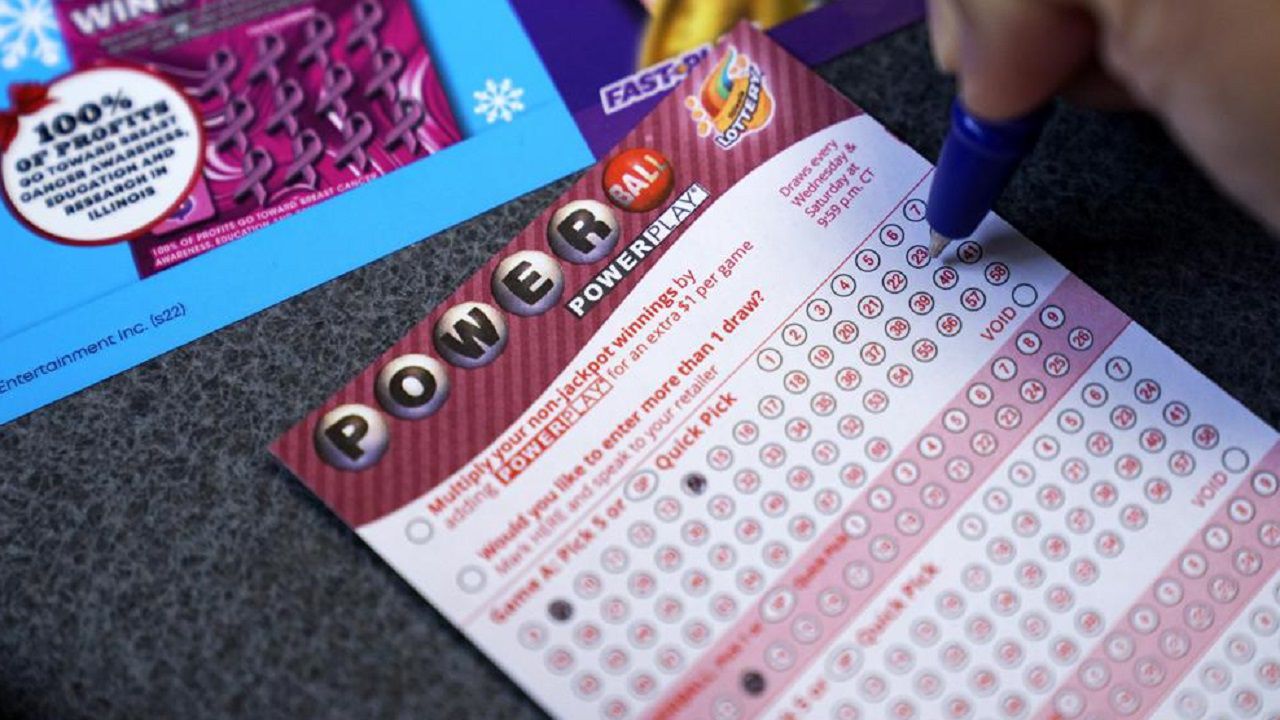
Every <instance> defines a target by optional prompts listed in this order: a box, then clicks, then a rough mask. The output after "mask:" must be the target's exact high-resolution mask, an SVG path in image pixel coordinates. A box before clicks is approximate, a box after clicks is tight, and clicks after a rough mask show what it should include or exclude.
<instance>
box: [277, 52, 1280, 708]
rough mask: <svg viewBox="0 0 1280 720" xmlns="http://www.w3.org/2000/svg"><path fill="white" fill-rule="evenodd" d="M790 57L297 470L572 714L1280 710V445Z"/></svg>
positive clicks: (662, 134) (522, 263)
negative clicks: (939, 225)
mask: <svg viewBox="0 0 1280 720" xmlns="http://www.w3.org/2000/svg"><path fill="white" fill-rule="evenodd" d="M931 172H932V169H931V167H930V165H929V164H928V163H927V162H926V161H925V160H924V159H923V158H921V157H920V156H919V155H917V154H916V153H915V152H914V151H912V150H911V149H910V148H908V147H906V146H905V145H903V144H902V143H901V142H899V141H898V140H897V139H895V138H894V137H893V136H891V135H890V134H889V133H888V132H887V131H886V130H885V129H884V128H883V127H881V126H880V125H879V124H878V123H877V122H876V121H875V120H874V119H873V118H871V117H869V116H867V115H865V114H864V113H862V112H861V111H860V110H859V109H858V108H856V107H855V106H853V105H852V104H851V103H849V102H848V101H847V100H846V99H845V98H843V97H841V96H840V95H838V94H837V93H836V92H835V91H833V90H832V89H831V88H830V87H828V86H826V85H825V84H824V83H823V82H822V81H821V80H820V79H818V78H817V77H816V76H814V75H813V74H812V73H810V72H809V71H808V70H806V69H805V68H804V67H803V66H801V65H800V64H799V63H797V62H796V61H795V60H793V59H792V58H790V57H789V56H787V55H786V54H785V53H784V52H783V51H781V50H780V49H779V48H778V47H777V46H776V45H774V44H772V43H771V42H770V41H769V40H768V39H767V38H765V37H764V36H763V35H761V34H759V33H757V32H756V31H754V30H752V29H750V28H749V27H741V28H739V29H738V30H735V31H734V32H733V33H732V34H731V35H730V36H728V38H727V39H725V40H724V41H723V42H722V43H721V44H720V45H719V46H718V47H717V48H716V49H715V51H714V56H713V58H712V61H709V62H707V63H705V65H704V66H700V67H699V68H698V69H697V70H696V71H694V72H693V73H692V74H691V75H690V77H689V78H687V79H686V80H685V81H684V84H683V85H681V86H680V87H679V88H677V89H676V90H675V91H674V92H673V94H672V95H671V96H669V97H668V98H666V99H665V100H664V101H663V102H662V104H661V105H659V106H658V108H657V109H656V110H655V111H654V112H653V113H652V114H651V115H650V116H649V117H648V118H647V119H646V120H644V122H642V123H641V124H640V126H639V127H638V128H636V129H635V130H634V131H633V132H632V133H631V134H630V135H629V136H627V137H626V138H625V140H624V141H623V142H622V144H621V145H620V146H619V147H618V149H617V150H616V151H615V153H613V154H612V155H611V156H610V157H609V158H608V159H607V160H606V161H605V162H602V163H601V164H600V165H599V166H597V167H596V168H594V169H592V170H590V171H588V172H587V173H586V175H585V176H584V177H583V178H582V179H581V180H580V181H579V182H577V183H576V184H575V185H574V186H573V187H572V188H571V189H570V190H569V191H568V193H566V195H565V196H564V197H563V198H561V199H560V200H559V201H557V202H556V203H555V204H553V205H552V206H551V207H550V208H548V209H547V210H546V212H545V213H544V214H543V215H542V216H540V217H539V218H538V219H537V220H535V221H534V222H533V223H532V224H531V225H530V226H529V227H528V228H527V229H525V230H524V231H523V232H522V233H521V234H520V235H519V236H517V237H516V238H515V239H514V240H513V241H512V242H511V244H510V245H509V246H508V247H507V248H506V249H505V250H503V251H502V252H501V253H499V254H498V255H497V256H496V257H494V258H493V259H492V260H491V261H490V262H489V263H488V264H487V265H486V266H485V267H483V268H482V269H481V270H480V271H479V272H478V273H477V274H476V275H474V276H472V277H471V278H470V279H469V280H468V281H466V282H465V283H464V284H463V285H462V287H461V288H460V289H459V290H458V291H457V293H456V294H455V295H454V296H453V297H452V298H450V299H449V300H448V301H447V302H446V303H445V304H444V305H443V306H441V307H440V308H439V309H437V310H436V311H434V312H432V313H431V314H430V315H429V316H428V317H427V318H425V319H424V320H423V321H422V322H421V323H420V324H419V325H418V326H416V327H415V328H413V329H412V330H411V331H410V332H409V334H408V335H406V336H405V337H404V338H403V339H402V340H400V341H399V342H398V343H396V345H395V346H393V347H392V348H391V349H389V350H388V351H387V352H386V353H385V354H384V355H383V356H382V357H381V358H380V359H378V361H377V362H375V363H374V364H373V365H371V366H370V367H369V368H367V369H366V370H365V371H364V372H362V373H361V374H360V375H359V376H358V377H357V378H355V379H354V380H353V381H352V382H351V383H350V384H349V385H347V386H346V387H345V388H343V389H342V390H341V391H339V392H338V393H337V394H335V395H334V396H333V397H332V398H331V399H330V400H329V401H328V402H327V403H325V404H324V405H323V406H322V407H320V408H319V409H317V410H316V411H315V412H314V413H312V414H311V415H310V416H309V417H307V418H306V419H305V420H304V421H303V422H301V423H300V424H298V425H297V426H296V427H294V428H293V429H292V430H290V431H289V432H288V433H286V434H285V435H284V436H282V437H281V438H280V439H279V440H277V442H276V443H275V444H274V445H273V448H272V449H273V451H274V452H275V454H276V455H277V456H278V457H279V458H280V459H281V460H282V461H283V462H284V463H285V464H286V465H288V466H289V467H290V468H291V469H292V470H293V472H294V473H296V474H297V476H298V477H299V478H300V479H301V480H302V481H303V482H304V483H306V484H307V485H308V486H309V487H310V488H311V489H312V490H313V491H314V492H315V493H316V494H317V495H318V496H319V497H320V498H322V499H323V500H324V501H325V502H326V503H327V504H328V505H329V506H330V507H332V508H333V509H334V511H335V512H337V513H338V514H339V515H340V516H341V517H342V518H344V519H345V520H346V521H347V522H348V523H350V524H351V526H352V527H354V528H355V529H356V531H357V532H358V533H359V534H360V536H361V537H362V538H363V539H364V540H365V541H366V542H368V543H369V544H370V545H371V546H372V547H373V548H374V549H376V550H377V551H378V552H379V553H380V554H381V555H382V556H383V557H384V558H385V559H386V560H387V562H389V563H390V564H391V565H392V566H393V567H395V569H396V570H397V571H398V572H399V573H400V574H401V575H403V576H404V577H405V578H406V579H407V580H408V581H409V582H410V583H411V584H412V585H413V586H414V587H415V588H416V589H418V591H419V592H421V593H422V595H423V596H424V597H426V598H427V599H428V600H430V601H431V602H432V603H433V604H434V605H435V606H436V607H438V608H439V609H440V611H441V612H442V613H444V615H445V616H447V617H448V618H449V619H450V620H451V621H452V622H454V623H455V624H457V626H458V627H459V628H461V629H462V630H463V632H465V633H466V634H467V636H468V637H469V638H471V639H472V640H473V641H474V642H475V643H476V644H477V645H478V646H479V647H481V648H482V649H483V650H484V651H485V652H487V653H488V654H489V655H490V656H491V657H492V658H493V659H494V661H495V662H497V663H498V664H499V665H500V666H501V667H502V668H503V669H504V670H505V671H506V672H508V673H509V674H510V675H511V677H512V678H514V679H515V680H516V682H518V683H519V684H520V685H521V686H522V687H523V688H524V689H525V690H526V691H527V692H528V693H529V694H530V695H531V696H532V697H534V698H535V699H536V700H537V701H538V702H539V703H541V704H542V706H543V707H545V708H546V709H547V710H548V711H549V712H551V713H552V714H554V715H556V716H559V717H566V718H589V717H603V718H747V717H780V718H824V719H825V718H835V719H838V720H854V719H857V718H898V719H901V720H910V719H912V718H921V719H926V718H928V719H933V718H995V717H999V718H1037V719H1040V720H1048V719H1049V718H1117V717H1123V718H1201V717H1228V716H1229V717H1267V718H1276V717H1280V715H1277V712H1280V644H1277V643H1278V640H1277V638H1278V637H1280V634H1278V633H1277V630H1278V629H1280V553H1277V552H1276V547H1277V546H1278V545H1280V495H1277V490H1280V480H1278V479H1277V472H1278V471H1280V444H1277V440H1278V437H1277V434H1276V432H1275V431H1274V430H1272V429H1271V428H1269V427H1267V426H1266V425H1265V424H1264V423H1263V422H1261V421H1260V420H1259V419H1257V418H1256V417H1254V416H1253V415H1251V414H1250V413H1249V412H1247V411H1246V410H1245V409H1244V408H1243V407H1241V406H1240V405H1239V404H1238V403H1237V402H1235V401H1234V400H1232V399H1231V398H1230V397H1228V396H1227V395H1226V394H1225V393H1224V392H1223V391H1222V390H1220V389H1219V388H1217V387H1216V386H1215V385H1213V384H1212V383H1211V382H1210V381H1208V380H1207V379H1205V378H1204V377H1203V376H1202V375H1200V374H1199V373H1197V372H1196V371H1195V370H1194V369H1193V368H1191V367H1190V366H1188V365H1187V364H1186V363H1185V362H1183V361H1182V360H1181V359H1179V358H1178V357H1177V356H1175V355H1174V354H1173V353H1172V352H1171V351H1170V350H1169V349H1168V348H1167V347H1165V346H1164V345H1162V344H1161V343H1160V342H1159V341H1157V340H1156V339H1155V338H1153V337H1152V336H1151V335H1150V334H1148V333H1147V332H1146V331H1144V330H1143V329H1142V328H1140V327H1138V326H1137V325H1135V324H1134V323H1133V322H1132V321H1131V320H1129V319H1128V318H1127V317H1125V316H1124V315H1123V314H1122V313H1121V312H1120V311H1119V310H1118V309H1116V308H1115V307H1114V306H1112V305H1111V304H1110V303H1108V302H1107V301H1106V300H1104V299H1103V298H1101V297H1099V296H1098V295H1097V294H1096V293H1095V292H1093V291H1092V290H1091V289H1089V288H1088V287H1087V286H1086V285H1085V284H1084V283H1082V282H1081V281H1080V280H1079V279H1077V278H1075V277H1074V276H1072V275H1071V274H1070V273H1068V272H1067V271H1066V269H1064V268H1063V267H1062V266H1060V265H1059V264H1057V263H1056V262H1054V261H1053V260H1052V259H1051V258H1049V257H1048V256H1046V255H1045V254H1044V253H1043V252H1041V251H1040V250H1039V249H1038V248H1036V247H1035V246H1034V245H1033V244H1031V243H1030V242H1028V241H1027V240H1026V239H1025V238H1023V237H1022V236H1021V235H1019V234H1018V233H1017V231H1015V230H1014V229H1013V228H1011V227H1009V226H1008V225H1007V224H1005V223H1004V222H1003V221H1001V220H1000V219H999V218H998V217H995V216H991V217H989V218H988V219H987V221H986V222H985V223H984V225H983V226H982V228H981V229H980V231H979V233H978V236H977V237H975V238H974V239H973V240H972V241H969V242H965V243H961V244H958V245H956V246H954V247H953V248H952V249H949V250H948V251H947V252H946V253H945V254H944V255H943V257H941V258H940V259H937V260H934V259H931V258H930V256H929V253H928V251H927V246H928V244H929V233H928V228H927V227H926V225H925V223H924V216H925V205H924V200H923V199H924V198H926V197H927V196H928V192H927V190H928V187H929V182H930V178H931Z"/></svg>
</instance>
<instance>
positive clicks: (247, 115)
mask: <svg viewBox="0 0 1280 720" xmlns="http://www.w3.org/2000/svg"><path fill="white" fill-rule="evenodd" d="M257 117H258V111H257V110H254V109H253V103H251V102H249V101H248V100H246V99H245V98H243V97H237V98H235V99H234V100H232V101H231V102H229V103H227V106H226V108H225V109H224V110H223V111H222V118H223V120H224V121H225V122H226V125H225V126H224V127H223V128H222V130H221V131H220V132H219V133H218V136H217V137H216V138H215V139H214V141H213V146H214V147H215V148H217V149H218V150H225V149H227V146H229V145H234V146H235V147H236V149H237V150H239V151H240V152H244V151H245V149H246V148H247V147H248V146H249V138H248V137H247V136H246V135H245V130H248V129H249V126H250V125H253V121H254V120H256V119H257Z"/></svg>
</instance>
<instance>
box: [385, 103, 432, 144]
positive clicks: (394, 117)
mask: <svg viewBox="0 0 1280 720" xmlns="http://www.w3.org/2000/svg"><path fill="white" fill-rule="evenodd" d="M424 115H426V110H425V109H424V108H423V107H422V103H421V102H419V101H418V100H416V99H414V98H400V99H399V100H398V101H396V104H395V109H394V110H392V113H391V121H392V122H394V123H395V124H394V125H392V126H391V129H390V130H388V131H387V133H386V134H385V135H383V136H382V149H383V150H386V151H387V152H391V151H392V150H394V149H395V148H396V146H397V145H399V144H401V143H404V146H405V147H406V148H408V149H409V152H411V153H416V152H417V151H418V145H419V144H420V143H419V141H418V134H417V130H418V125H419V124H421V123H422V118H423V116H424Z"/></svg>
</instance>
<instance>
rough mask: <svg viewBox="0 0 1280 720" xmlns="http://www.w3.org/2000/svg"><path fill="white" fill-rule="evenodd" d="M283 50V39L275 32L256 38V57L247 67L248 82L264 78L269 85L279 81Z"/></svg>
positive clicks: (255, 81) (259, 80) (256, 81)
mask: <svg viewBox="0 0 1280 720" xmlns="http://www.w3.org/2000/svg"><path fill="white" fill-rule="evenodd" d="M284 51H285V45H284V39H283V38H281V37H280V36H279V35H277V34H276V33H267V34H266V35H263V36H262V37H260V38H258V59H257V60H255V61H254V63H253V67H251V68H249V82H251V83H258V82H261V81H263V80H266V81H267V83H268V84H271V85H275V84H276V83H278V82H280V60H281V58H283V57H284Z"/></svg>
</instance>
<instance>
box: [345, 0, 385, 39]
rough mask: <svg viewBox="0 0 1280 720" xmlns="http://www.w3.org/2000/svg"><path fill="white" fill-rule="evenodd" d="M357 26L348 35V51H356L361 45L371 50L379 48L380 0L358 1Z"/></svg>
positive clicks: (381, 13)
mask: <svg viewBox="0 0 1280 720" xmlns="http://www.w3.org/2000/svg"><path fill="white" fill-rule="evenodd" d="M354 15H355V19H356V22H355V26H354V27H352V28H351V34H350V35H348V36H347V52H355V50H356V48H358V47H359V46H361V45H364V46H365V47H367V48H369V50H370V51H373V50H377V49H378V44H379V43H378V26H379V25H381V24H382V19H383V12H382V4H381V3H379V2H378V0H360V1H359V2H357V3H356V9H355V12H354Z"/></svg>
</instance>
